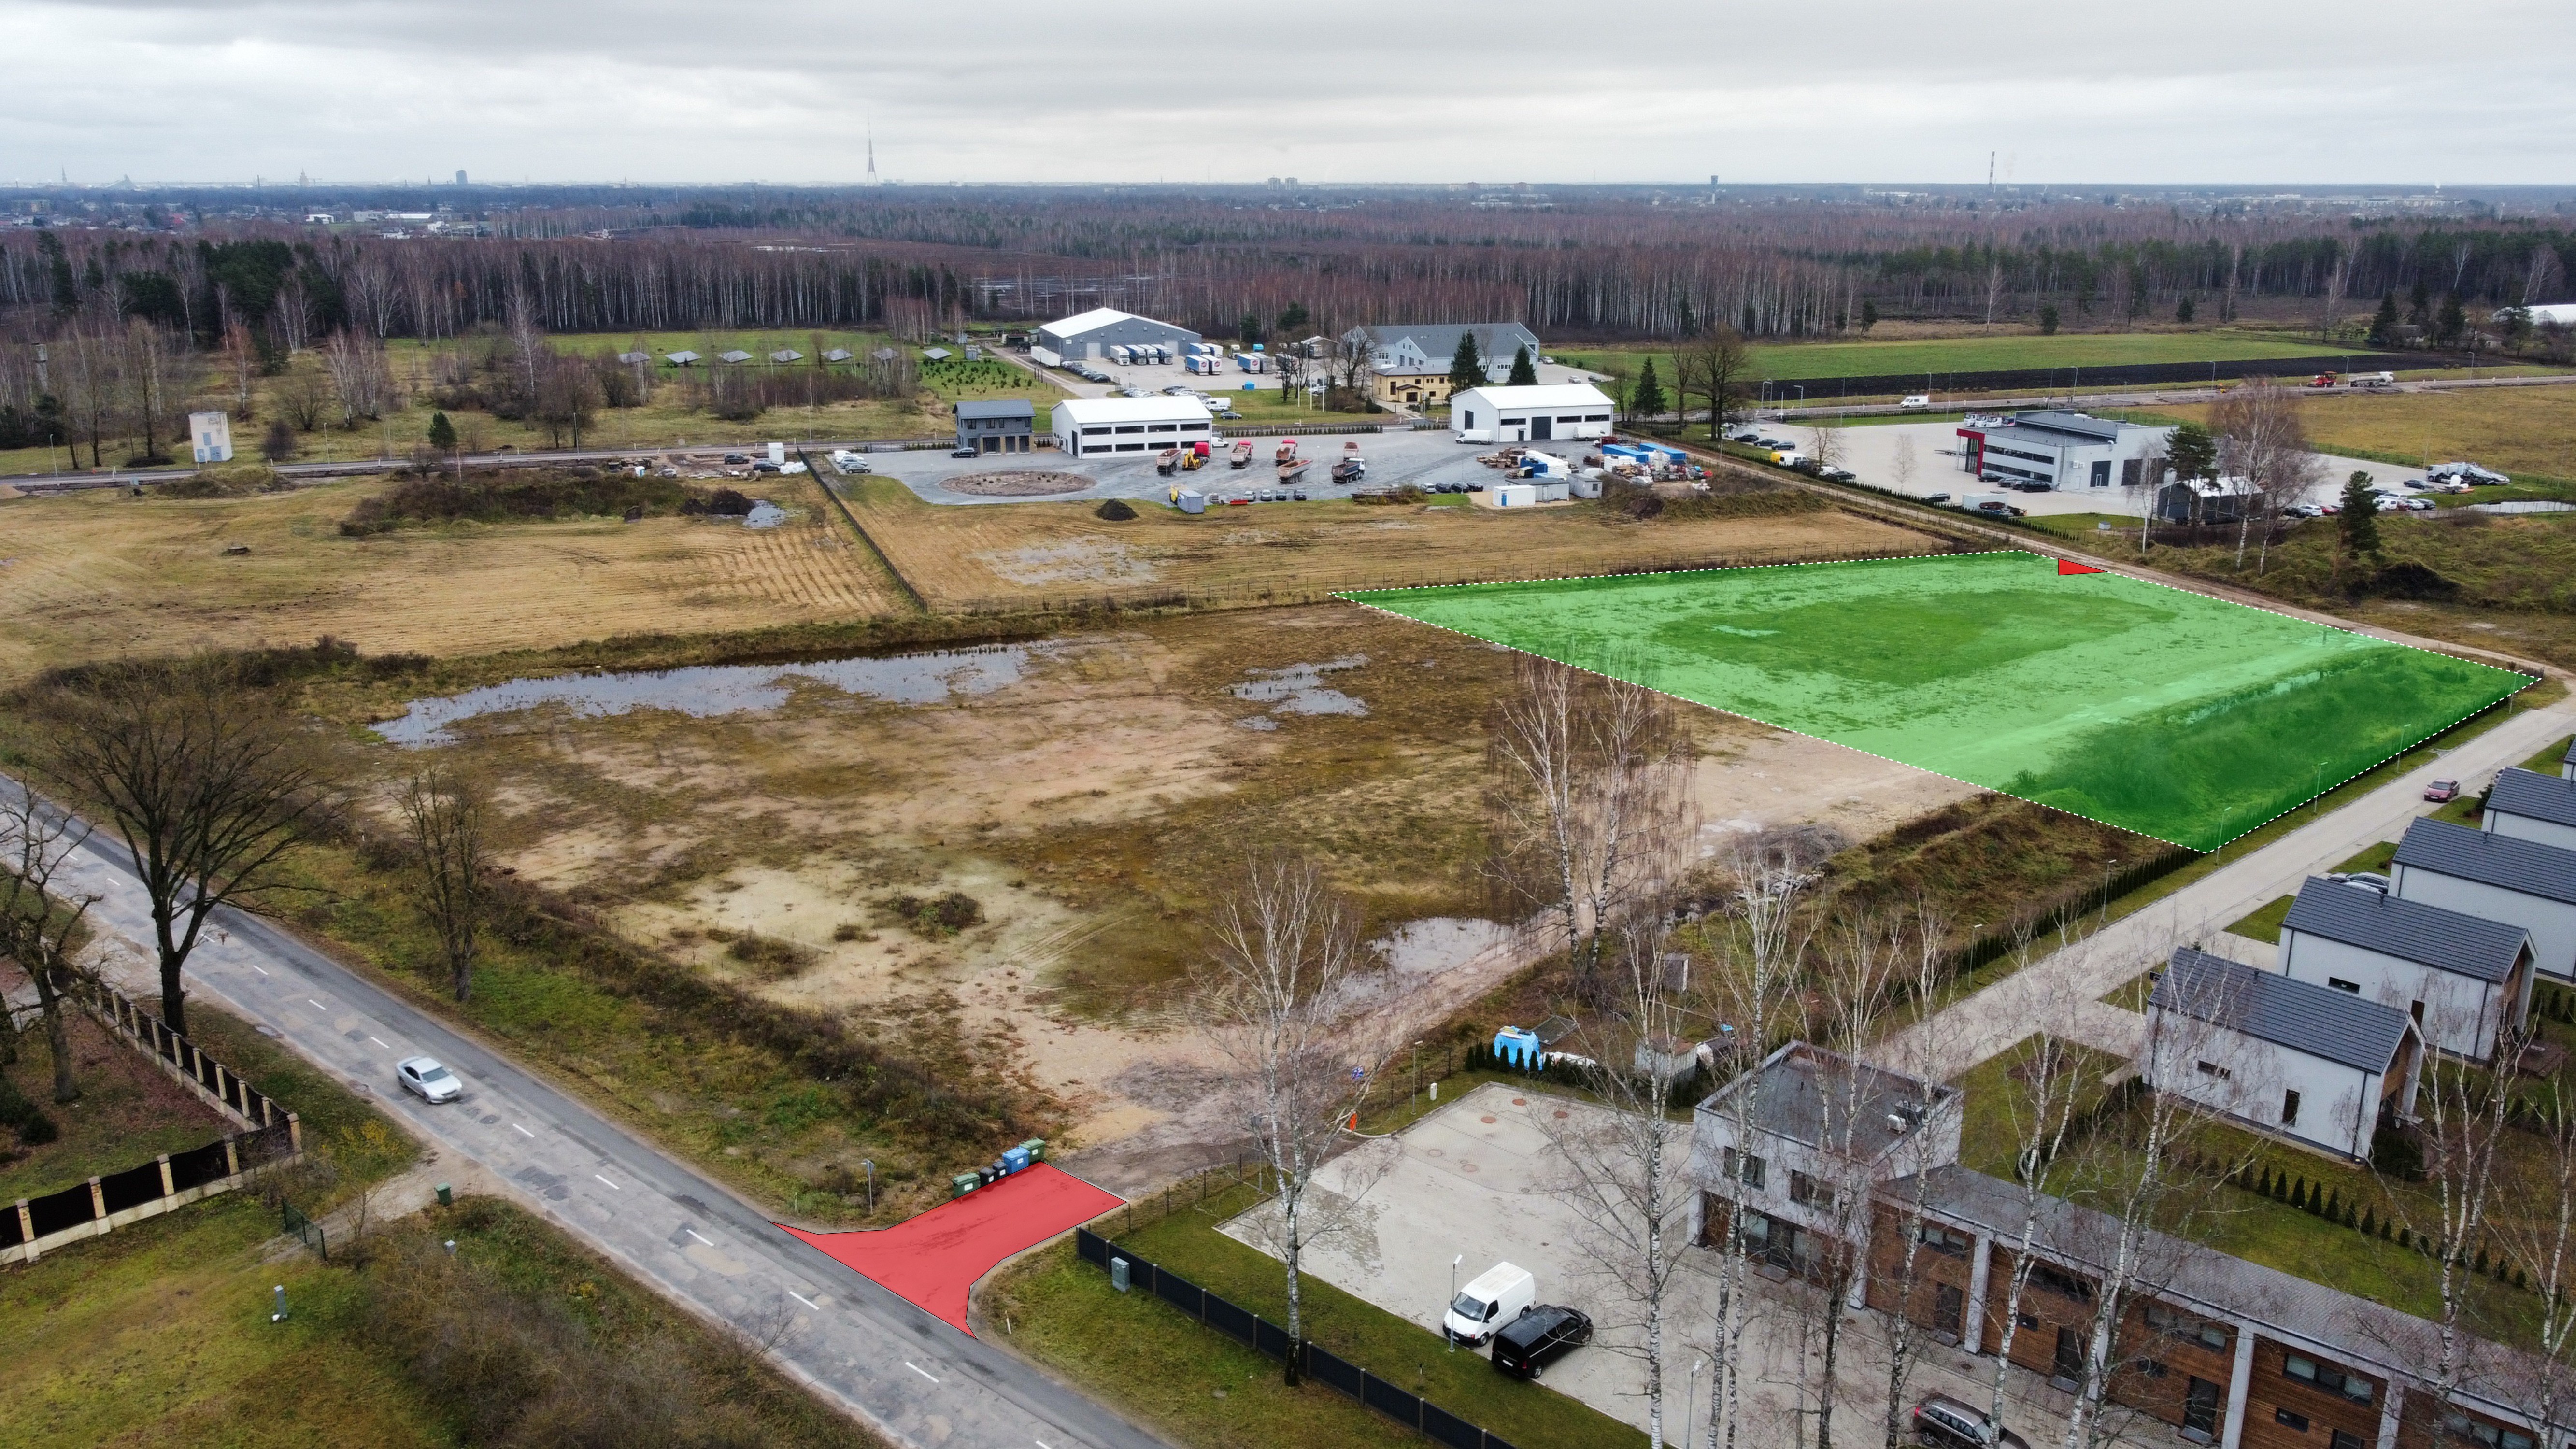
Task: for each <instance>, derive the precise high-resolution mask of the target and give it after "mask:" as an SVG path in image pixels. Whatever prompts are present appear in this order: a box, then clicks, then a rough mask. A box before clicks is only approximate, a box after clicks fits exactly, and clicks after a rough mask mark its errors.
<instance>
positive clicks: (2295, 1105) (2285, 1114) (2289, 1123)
mask: <svg viewBox="0 0 2576 1449" xmlns="http://www.w3.org/2000/svg"><path fill="white" fill-rule="evenodd" d="M2281 1125H2282V1126H2284V1127H2296V1126H2298V1125H2299V1094H2298V1093H2296V1092H2283V1093H2282V1094H2281Z"/></svg>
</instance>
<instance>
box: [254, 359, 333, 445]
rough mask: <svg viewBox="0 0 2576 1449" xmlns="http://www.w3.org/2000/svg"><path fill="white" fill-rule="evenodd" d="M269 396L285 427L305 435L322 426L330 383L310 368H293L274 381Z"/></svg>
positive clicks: (329, 392) (329, 396) (329, 398)
mask: <svg viewBox="0 0 2576 1449" xmlns="http://www.w3.org/2000/svg"><path fill="white" fill-rule="evenodd" d="M269 396H270V397H271V398H272V399H273V400H275V402H276V403H277V410H278V412H279V414H281V415H282V416H283V417H284V418H285V420H286V422H287V424H288V425H289V426H291V427H293V428H294V429H295V430H296V431H297V432H299V433H309V432H312V431H313V430H314V429H316V428H319V427H321V426H322V416H323V414H324V412H326V411H327V410H328V409H329V408H330V406H331V383H330V379H328V378H327V377H325V376H323V374H322V373H321V372H319V371H317V370H315V369H313V368H310V367H300V368H294V369H291V370H289V371H288V372H287V374H286V376H285V377H283V378H280V379H279V380H278V384H277V386H276V388H275V389H273V390H272V391H271V392H270V393H269Z"/></svg>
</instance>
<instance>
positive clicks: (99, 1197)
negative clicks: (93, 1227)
mask: <svg viewBox="0 0 2576 1449" xmlns="http://www.w3.org/2000/svg"><path fill="white" fill-rule="evenodd" d="M89 1216H90V1221H92V1222H97V1221H98V1220H100V1219H102V1218H104V1217H106V1216H107V1189H106V1188H103V1187H101V1186H99V1185H98V1179H97V1178H95V1177H93V1178H91V1179H90V1180H89Z"/></svg>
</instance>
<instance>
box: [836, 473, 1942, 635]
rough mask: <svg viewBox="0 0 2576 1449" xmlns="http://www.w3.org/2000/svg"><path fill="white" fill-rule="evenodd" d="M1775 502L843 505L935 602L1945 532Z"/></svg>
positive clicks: (1235, 585)
mask: <svg viewBox="0 0 2576 1449" xmlns="http://www.w3.org/2000/svg"><path fill="white" fill-rule="evenodd" d="M1764 501H1765V502H1769V501H1770V500H1767V499H1766V500H1764ZM1778 501H1779V503H1780V504H1781V505H1783V506H1785V507H1787V508H1792V509H1797V510H1799V511H1794V512H1778V513H1753V514H1747V515H1744V516H1738V517H1723V518H1701V519H1688V520H1683V519H1656V520H1652V521H1648V522H1637V521H1634V520H1631V519H1628V518H1625V517H1623V516H1621V515H1618V514H1615V513H1612V512H1610V511H1608V510H1606V509H1603V508H1601V507H1599V506H1597V505H1594V504H1589V503H1580V504H1577V505H1576V506H1574V507H1572V508H1564V509H1545V510H1536V511H1533V512H1529V513H1498V512H1495V511H1493V510H1491V509H1483V508H1445V507H1428V506H1398V505H1382V506H1375V507H1363V506H1360V505H1357V504H1352V503H1348V502H1340V501H1331V502H1316V503H1305V504H1265V505H1260V506H1256V507H1248V508H1234V509H1227V510H1225V511H1224V512H1223V513H1221V514H1220V513H1209V514H1206V515H1203V516H1201V517H1197V518H1192V517H1190V516H1188V515H1186V514H1182V513H1177V512H1174V511H1171V510H1169V509H1166V508H1163V507H1160V506H1158V505H1156V504H1152V503H1148V504H1144V505H1141V506H1140V508H1139V512H1140V515H1141V516H1139V517H1137V518H1135V519H1132V520H1129V521H1127V522H1124V523H1110V522H1105V521H1103V520H1101V519H1099V518H1096V517H1094V516H1093V515H1092V509H1093V507H1095V506H1096V505H1094V504H1091V503H1025V504H1015V505H1009V506H998V505H988V506H979V507H941V506H938V505H934V504H928V503H924V502H922V501H921V500H920V499H918V498H916V497H914V496H913V495H912V493H911V492H910V491H909V490H907V489H906V488H904V487H903V485H901V484H899V483H894V482H891V481H888V480H883V479H878V480H870V481H868V482H866V483H863V484H862V485H861V487H860V488H859V489H858V490H857V492H856V493H855V494H854V496H853V497H852V498H851V502H850V506H851V511H852V513H853V514H854V515H855V516H856V517H857V518H858V520H859V523H860V526H861V527H863V528H865V529H866V530H867V532H868V536H869V537H870V538H871V539H873V540H875V542H876V544H877V546H878V547H879V548H881V549H883V550H884V551H885V554H886V557H887V559H888V560H889V561H891V562H892V563H893V564H894V566H895V569H896V570H897V571H898V572H900V573H901V574H902V575H903V577H904V579H905V580H906V581H907V582H909V583H910V584H911V585H912V586H913V588H914V589H916V590H918V591H919V592H920V594H921V596H922V598H923V600H924V601H926V602H927V603H928V604H929V605H930V607H932V608H933V609H936V610H942V611H946V610H975V609H996V608H1024V607H1028V606H1030V605H1034V604H1042V603H1047V602H1054V601H1092V600H1100V599H1115V600H1119V601H1122V602H1138V601H1148V600H1160V599H1188V600H1191V601H1193V602H1197V601H1209V602H1229V603H1295V602H1302V601H1308V600H1313V599H1318V598H1322V597H1324V596H1326V595H1328V594H1330V593H1332V592H1333V591H1335V590H1338V589H1350V588H1372V587H1387V588H1392V587H1398V586H1403V585H1413V584H1442V583H1465V582H1478V581H1487V580H1495V579H1518V578H1548V577H1556V576H1562V575H1568V574H1582V573H1598V572H1603V571H1606V570H1610V569H1634V568H1641V567H1675V568H1694V567H1707V566H1712V565H1723V564H1758V563H1781V562H1788V561H1791V560H1804V559H1819V558H1857V557H1864V556H1869V555H1884V554H1907V553H1921V552H1927V551H1932V550H1934V549H1937V548H1938V547H1939V546H1940V545H1939V544H1938V543H1937V542H1936V541H1935V540H1933V539H1931V538H1929V537H1928V536H1926V535H1923V534H1919V533H1915V532H1912V531H1910V530H1906V529H1901V528H1896V527H1893V526H1891V525H1888V524H1885V523H1880V522H1877V521H1875V520H1871V519H1865V518H1861V517H1858V516H1855V515H1853V514H1849V513H1843V512H1839V511H1836V510H1834V509H1832V508H1829V507H1818V508H1810V507H1807V506H1806V505H1807V504H1808V502H1809V500H1808V498H1807V497H1806V495H1802V494H1782V495H1779V496H1778Z"/></svg>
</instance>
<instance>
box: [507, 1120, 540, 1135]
mask: <svg viewBox="0 0 2576 1449" xmlns="http://www.w3.org/2000/svg"><path fill="white" fill-rule="evenodd" d="M510 1130H511V1131H513V1132H516V1133H518V1134H519V1135H520V1136H522V1137H534V1136H536V1135H537V1134H535V1133H534V1132H531V1131H529V1130H528V1129H527V1128H525V1127H522V1126H520V1125H519V1124H518V1123H516V1122H513V1123H511V1124H510Z"/></svg>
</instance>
